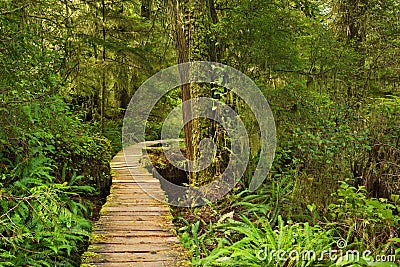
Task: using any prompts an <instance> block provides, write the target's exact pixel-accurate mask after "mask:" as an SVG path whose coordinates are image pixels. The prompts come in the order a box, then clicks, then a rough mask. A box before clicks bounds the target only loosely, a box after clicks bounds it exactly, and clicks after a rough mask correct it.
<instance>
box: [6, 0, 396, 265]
mask: <svg viewBox="0 0 400 267" xmlns="http://www.w3.org/2000/svg"><path fill="white" fill-rule="evenodd" d="M193 61H212V62H220V63H222V64H225V65H228V66H231V67H233V68H235V69H237V70H239V71H241V72H242V73H244V74H245V75H247V76H248V77H250V78H251V79H252V80H253V81H254V82H255V84H256V85H257V86H258V87H259V90H260V91H261V93H262V94H263V95H264V97H265V98H266V100H267V101H268V103H269V105H270V107H271V111H272V113H273V116H274V121H275V125H276V140H277V144H276V151H275V157H274V161H273V164H272V167H271V169H270V171H269V172H268V175H267V178H266V179H265V181H264V182H263V184H262V185H261V186H260V187H259V188H258V189H257V190H256V191H254V192H251V191H250V190H249V189H248V188H249V184H250V178H251V177H252V174H253V172H254V170H255V168H256V166H257V163H258V161H259V160H260V158H261V159H262V157H261V156H260V153H261V145H262V144H261V141H260V140H261V132H260V127H259V125H258V122H257V120H256V118H255V115H254V114H253V112H252V110H251V108H250V107H249V103H246V102H245V101H244V100H243V99H241V98H240V97H239V96H237V95H235V94H234V93H232V92H231V91H229V90H227V89H226V88H224V87H220V86H210V85H205V84H190V85H183V86H182V87H181V88H176V89H175V90H173V91H171V92H170V93H168V94H166V95H165V96H163V97H162V98H161V99H160V100H159V101H158V102H157V105H156V106H155V107H154V108H153V110H152V112H151V114H150V116H149V118H148V121H147V126H146V139H147V140H157V139H160V138H161V129H162V127H163V121H164V119H165V118H166V116H167V115H168V113H169V112H170V111H172V110H173V109H174V107H175V106H177V105H179V104H180V103H182V101H186V100H188V99H189V98H196V97H204V96H205V97H209V98H213V99H215V100H217V101H219V102H221V103H224V104H226V105H228V106H229V107H231V108H232V110H234V111H235V112H236V113H237V114H238V117H239V118H240V120H241V121H242V122H243V124H244V126H245V127H246V130H247V132H248V138H249V140H248V141H249V148H250V161H249V163H248V164H247V169H246V171H245V173H244V176H243V177H242V179H241V180H240V182H238V183H237V184H236V186H235V187H234V188H233V189H232V190H231V191H230V192H229V193H228V194H227V195H225V196H224V197H223V198H221V199H219V200H218V201H216V202H213V203H211V202H210V203H207V204H206V205H204V206H201V207H189V208H184V207H174V206H171V212H172V215H173V217H174V223H175V226H176V234H177V236H178V237H179V239H180V240H181V242H182V244H183V246H184V247H185V248H186V249H187V251H188V253H187V262H188V263H190V264H192V265H193V266H381V267H386V266H398V265H399V264H400V1H399V0H392V1H388V0H330V1H328V0H282V1H278V0H129V1H128V0H25V1H22V0H0V266H79V265H80V264H81V255H82V254H83V253H84V252H85V250H86V249H87V246H88V242H89V237H90V234H91V229H92V225H93V222H94V221H95V220H96V219H97V218H98V216H99V209H100V208H101V205H102V204H104V201H105V198H106V196H107V195H108V194H109V189H110V185H111V169H110V165H109V163H110V160H111V159H112V157H113V155H115V154H116V153H117V152H118V151H120V150H121V148H122V144H121V129H122V125H123V118H124V114H125V111H126V109H127V107H128V104H129V102H130V100H131V97H132V96H133V95H134V93H135V92H136V90H137V89H138V88H139V87H140V85H141V84H142V83H143V82H145V81H146V79H148V78H149V77H151V76H152V75H153V74H155V73H157V72H158V71H160V70H163V69H165V68H167V67H169V66H173V65H175V64H177V63H185V62H193ZM137 112H141V111H140V110H137ZM184 112H185V111H184ZM183 116H185V114H183ZM181 134H182V138H183V139H184V140H185V144H186V146H185V147H183V148H182V150H183V151H184V152H185V154H186V156H187V157H188V158H189V159H196V158H198V157H199V155H198V150H199V143H200V141H201V140H202V139H204V138H211V139H212V140H214V142H215V143H216V144H217V146H218V149H217V150H216V155H215V159H214V160H213V161H212V164H211V165H210V166H209V167H207V168H206V169H204V170H202V171H200V172H196V173H194V172H193V173H187V174H184V175H186V177H184V178H185V181H184V182H182V181H180V183H186V184H188V185H189V186H193V187H195V186H199V185H203V184H206V183H209V182H210V181H212V180H214V179H215V178H216V177H218V176H219V175H220V174H221V172H223V170H224V169H225V168H226V167H227V165H228V161H229V153H230V152H231V150H230V137H229V135H228V134H227V132H226V130H225V129H224V128H223V127H221V126H220V125H218V124H217V123H215V122H212V121H210V120H207V119H196V120H194V121H192V122H191V123H190V124H187V125H185V128H184V129H183V131H182V133H181ZM157 157H158V158H157V159H156V160H154V161H155V162H156V163H155V165H157V166H156V167H157V168H159V169H160V170H162V169H167V171H168V169H170V168H169V165H168V162H167V161H166V159H165V158H164V157H163V156H162V155H158V156H157ZM346 250H350V251H353V252H352V253H351V255H350V256H349V255H345V254H346V253H344V254H343V252H344V251H346ZM305 251H308V252H309V251H313V252H315V255H316V256H315V257H313V256H312V255H311V256H310V255H308V254H307V255H306V256H309V257H306V258H304V257H303V256H304V255H303V254H302V253H303V252H305ZM354 251H358V252H360V256H359V257H358V256H357V255H354ZM364 252H366V253H364Z"/></svg>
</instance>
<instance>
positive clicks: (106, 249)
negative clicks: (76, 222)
mask: <svg viewBox="0 0 400 267" xmlns="http://www.w3.org/2000/svg"><path fill="white" fill-rule="evenodd" d="M154 143H156V142H150V144H154ZM146 144H147V145H148V144H149V142H146ZM142 147H143V144H142V143H139V144H136V145H133V146H130V147H128V148H125V149H124V151H125V153H129V166H128V164H127V163H126V160H125V155H124V151H121V152H119V153H118V154H117V155H116V156H115V157H114V158H113V160H112V162H111V167H112V169H113V172H114V174H113V177H112V179H113V181H112V186H111V192H110V195H109V196H108V197H107V201H106V204H105V205H104V206H103V207H102V209H101V211H100V219H99V221H98V222H96V224H95V226H94V229H93V232H92V236H91V238H90V242H91V244H90V246H89V248H88V251H87V252H85V253H84V255H83V260H82V265H81V267H83V266H110V267H113V266H118V267H125V266H146V267H147V266H149V267H150V266H151V267H158V266H185V264H184V263H183V262H180V261H179V259H180V254H181V253H182V246H181V244H180V242H179V240H178V239H177V238H176V236H175V235H174V234H173V232H172V231H171V230H172V228H173V225H172V216H171V214H170V210H169V207H168V205H167V204H165V203H162V202H159V201H158V200H156V199H154V198H152V197H151V196H149V195H148V194H147V193H146V192H145V191H144V190H143V189H145V190H146V191H151V192H152V194H153V195H157V198H159V199H165V193H164V191H163V190H162V189H161V186H160V182H159V180H158V179H156V178H154V177H153V176H152V175H151V174H150V173H149V172H148V170H146V169H145V168H144V167H143V166H140V163H139V160H140V158H141V156H142ZM138 183H140V186H139V184H138ZM142 188H143V189H142Z"/></svg>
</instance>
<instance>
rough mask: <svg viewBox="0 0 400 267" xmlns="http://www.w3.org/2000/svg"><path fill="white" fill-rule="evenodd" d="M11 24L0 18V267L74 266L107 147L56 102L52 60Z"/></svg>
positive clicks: (103, 185) (103, 182) (58, 85)
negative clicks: (0, 39)
mask: <svg viewBox="0 0 400 267" xmlns="http://www.w3.org/2000/svg"><path fill="white" fill-rule="evenodd" d="M18 23H19V22H18V21H17V20H10V19H9V18H7V17H1V18H0V35H1V36H2V37H1V38H2V39H6V40H10V41H9V42H7V41H4V42H3V41H1V42H0V66H1V68H0V76H1V79H0V90H1V94H0V266H79V264H80V254H81V253H82V252H83V251H84V249H85V247H86V245H87V240H88V237H89V235H90V230H91V222H90V219H93V218H95V217H96V214H97V213H98V209H99V207H100V206H101V204H102V201H103V200H104V197H105V196H106V195H107V194H108V190H109V185H110V182H111V179H110V167H109V161H110V159H111V155H112V148H111V144H110V141H109V140H108V139H106V138H105V137H104V136H103V135H101V134H100V131H99V128H98V127H95V125H91V124H86V123H84V121H83V120H82V119H81V116H80V115H79V113H73V112H71V111H70V108H69V106H68V105H67V103H66V102H65V101H64V97H63V96H62V95H61V94H60V92H62V89H63V87H64V86H65V83H64V82H63V80H62V78H61V77H60V75H59V74H57V73H56V72H55V69H56V68H57V67H58V66H59V65H58V64H61V62H62V60H61V58H60V57H59V56H60V55H59V54H58V53H56V52H55V51H52V50H46V49H43V48H42V47H40V46H38V45H37V43H36V41H35V40H36V39H35V38H34V36H35V35H34V33H33V32H30V31H29V30H26V29H23V28H21V27H19V26H18ZM11 40H14V41H11ZM117 149H119V148H117Z"/></svg>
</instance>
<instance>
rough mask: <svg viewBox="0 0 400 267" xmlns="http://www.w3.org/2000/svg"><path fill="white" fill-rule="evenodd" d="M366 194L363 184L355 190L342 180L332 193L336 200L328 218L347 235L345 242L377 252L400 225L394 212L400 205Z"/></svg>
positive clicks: (399, 219)
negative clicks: (368, 196) (334, 192)
mask: <svg viewBox="0 0 400 267" xmlns="http://www.w3.org/2000/svg"><path fill="white" fill-rule="evenodd" d="M366 195H367V194H366V190H365V188H364V187H359V188H358V189H357V188H355V187H353V186H350V185H349V184H347V183H345V182H341V185H340V188H339V189H338V191H337V193H336V194H335V197H337V198H338V199H337V203H334V204H331V205H330V206H329V214H330V217H329V221H331V222H335V224H337V227H338V230H340V231H341V232H342V233H343V234H344V233H346V234H347V241H352V242H354V243H355V244H357V248H359V249H366V248H368V249H369V250H372V251H373V252H375V253H377V251H379V250H382V249H383V248H384V246H382V244H386V243H387V241H388V237H390V236H392V235H393V234H394V231H395V229H398V227H399V225H400V216H399V215H397V214H398V212H399V208H400V206H398V205H397V206H395V205H393V204H391V203H389V202H388V200H387V199H385V198H380V199H375V198H367V196H366ZM385 246H386V245H385ZM387 249H388V248H385V250H386V251H387ZM389 251H390V250H389Z"/></svg>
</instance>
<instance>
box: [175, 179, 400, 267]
mask: <svg viewBox="0 0 400 267" xmlns="http://www.w3.org/2000/svg"><path fill="white" fill-rule="evenodd" d="M336 196H337V203H336V204H331V205H330V207H329V214H330V217H327V218H326V221H319V222H318V221H317V223H312V224H310V223H307V222H306V223H295V222H293V221H290V220H289V221H284V220H283V219H282V216H280V215H279V216H278V218H277V224H276V225H275V224H274V223H272V222H271V220H270V219H267V218H265V215H261V216H259V215H256V213H248V208H253V207H254V204H252V203H251V202H252V201H254V200H256V199H257V196H256V195H249V196H248V197H246V196H245V197H244V198H242V197H238V198H237V199H236V201H235V202H238V203H240V205H241V206H245V207H246V209H244V210H239V211H237V210H234V211H231V212H228V213H225V214H223V215H220V216H219V220H217V221H213V223H211V222H210V223H209V224H204V222H202V221H201V220H198V221H196V222H194V223H190V222H188V221H186V224H187V226H184V227H182V228H181V229H180V231H182V234H181V241H182V242H183V244H184V245H185V247H186V248H188V249H189V250H190V251H191V252H192V253H193V257H192V264H193V265H194V266H239V265H240V266H397V265H396V264H395V263H393V262H380V261H379V258H376V257H375V256H377V255H397V254H398V251H399V248H398V243H399V240H398V238H391V239H388V238H387V237H388V236H389V235H390V234H393V232H390V231H395V229H398V227H399V223H400V217H399V216H398V215H395V214H394V213H393V210H394V209H396V208H397V209H400V207H399V206H397V207H396V206H394V205H392V204H390V203H387V201H385V200H383V199H380V200H378V199H370V198H367V196H366V192H365V189H363V188H361V189H356V188H354V187H352V186H350V185H348V184H347V183H345V182H342V183H341V186H340V188H339V189H338V191H337V195H336ZM258 198H259V199H261V195H259V196H258ZM235 202H234V203H235ZM246 202H248V204H247V205H246V204H245V203H246ZM260 204H261V203H260ZM314 208H315V205H312V206H311V205H310V207H309V209H310V211H311V212H313V211H314ZM253 209H254V208H253ZM268 209H269V210H271V208H270V207H269V208H268V207H267V210H268ZM217 210H218V207H214V212H216V213H218V211H217ZM197 212H200V211H199V210H198V211H197ZM236 212H239V214H242V213H243V212H247V213H248V216H245V215H239V216H235V215H234V214H235V213H236ZM202 224H204V227H202V228H201V227H200V226H201V225H202ZM385 231H389V232H387V233H385ZM360 234H362V235H361V236H360ZM366 235H369V236H366ZM342 236H344V237H345V239H343V238H341V237H342ZM378 236H380V237H383V236H386V238H383V239H377V237H378ZM345 240H346V243H347V244H344V245H342V243H339V242H343V241H345ZM396 244H397V245H396ZM353 250H357V251H359V257H356V256H354V255H353V256H352V254H351V253H352V252H351V251H353ZM366 250H369V251H371V254H370V255H367V256H366V257H363V255H362V252H363V251H366ZM376 259H377V260H376ZM391 259H393V257H392V258H391ZM351 264H352V265H351Z"/></svg>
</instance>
